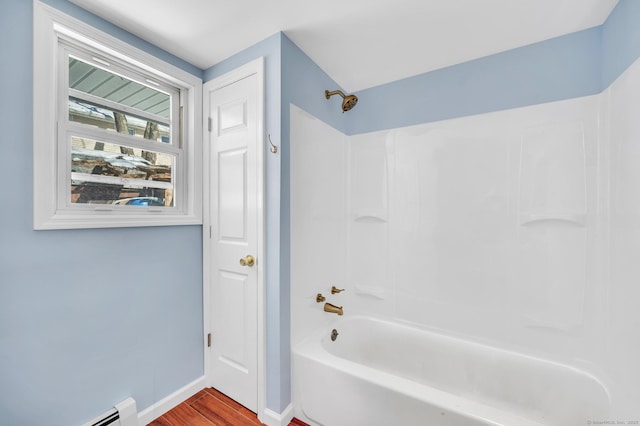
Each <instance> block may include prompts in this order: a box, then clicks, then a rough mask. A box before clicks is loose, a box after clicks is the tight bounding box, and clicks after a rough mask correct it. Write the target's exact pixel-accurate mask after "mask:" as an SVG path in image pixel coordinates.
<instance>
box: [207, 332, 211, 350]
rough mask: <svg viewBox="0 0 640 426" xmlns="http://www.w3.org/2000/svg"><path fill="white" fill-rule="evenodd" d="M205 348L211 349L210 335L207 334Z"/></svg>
mask: <svg viewBox="0 0 640 426" xmlns="http://www.w3.org/2000/svg"><path fill="white" fill-rule="evenodd" d="M207 347H208V348H210V347H211V333H209V334H207Z"/></svg>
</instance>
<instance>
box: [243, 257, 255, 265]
mask: <svg viewBox="0 0 640 426" xmlns="http://www.w3.org/2000/svg"><path fill="white" fill-rule="evenodd" d="M255 263H256V259H254V257H253V256H251V255H250V254H248V255H246V256H245V257H243V258H242V259H240V266H253V265H254V264H255Z"/></svg>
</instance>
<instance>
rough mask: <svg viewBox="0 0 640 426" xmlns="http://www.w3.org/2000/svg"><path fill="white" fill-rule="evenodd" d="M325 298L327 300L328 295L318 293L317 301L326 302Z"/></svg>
mask: <svg viewBox="0 0 640 426" xmlns="http://www.w3.org/2000/svg"><path fill="white" fill-rule="evenodd" d="M325 300H327V298H326V297H324V296H323V295H322V293H318V294H317V295H316V302H318V303H322V302H324V301H325Z"/></svg>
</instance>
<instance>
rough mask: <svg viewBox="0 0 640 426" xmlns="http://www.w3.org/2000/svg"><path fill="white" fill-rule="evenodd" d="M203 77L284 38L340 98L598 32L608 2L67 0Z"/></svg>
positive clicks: (611, 5) (610, 4)
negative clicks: (326, 76) (587, 31)
mask: <svg viewBox="0 0 640 426" xmlns="http://www.w3.org/2000/svg"><path fill="white" fill-rule="evenodd" d="M70 1H71V2H73V3H75V4H77V5H79V6H81V7H83V8H85V9H87V10H89V11H91V12H93V13H94V14H96V15H98V16H101V17H103V18H104V19H106V20H107V21H110V22H112V23H114V24H116V25H118V26H120V27H122V28H124V29H126V30H127V31H129V32H131V33H133V34H136V35H138V36H139V37H141V38H143V39H145V40H147V41H149V42H151V43H153V44H154V45H156V46H158V47H161V48H163V49H165V50H167V51H169V52H171V53H173V54H174V55H176V56H178V57H180V58H182V59H184V60H185V61H187V62H190V63H191V64H193V65H195V66H197V67H199V68H202V69H206V68H209V67H210V66H212V65H214V64H216V63H218V62H220V61H222V60H223V59H226V58H228V57H229V56H231V55H233V54H234V53H237V52H239V51H241V50H242V49H245V48H247V47H249V46H251V45H253V44H255V43H257V42H259V41H261V40H264V39H265V38H267V37H268V36H270V35H272V34H274V33H276V32H278V31H284V33H285V34H286V35H287V36H288V37H289V38H290V39H291V40H292V41H293V42H294V43H295V44H296V45H298V46H299V47H300V48H301V49H302V50H303V51H304V52H305V53H306V54H307V55H308V56H309V57H311V59H313V61H315V62H316V63H317V64H318V65H319V66H320V67H321V68H322V69H323V70H324V71H325V72H327V73H328V74H329V75H330V76H331V77H332V78H333V79H334V80H335V81H336V82H337V83H338V84H339V85H340V86H342V88H344V89H345V90H347V91H349V92H353V91H358V90H362V89H365V88H368V87H372V86H377V85H380V84H383V83H388V82H390V81H394V80H399V79H401V78H405V77H409V76H412V75H417V74H421V73H423V72H426V71H431V70H434V69H438V68H442V67H445V66H449V65H453V64H456V63H461V62H465V61H468V60H471V59H475V58H479V57H482V56H486V55H490V54H493V53H497V52H501V51H504V50H508V49H512V48H515V47H519V46H524V45H527V44H531V43H535V42H537V41H542V40H546V39H549V38H553V37H557V36H560V35H563V34H568V33H571V32H574V31H579V30H582V29H585V28H589V27H593V26H597V25H600V24H602V23H603V22H604V20H605V19H606V17H607V16H608V15H609V13H610V12H611V10H612V9H613V8H614V6H615V5H616V3H617V2H618V0H315V1H310V0H153V1H149V0H70Z"/></svg>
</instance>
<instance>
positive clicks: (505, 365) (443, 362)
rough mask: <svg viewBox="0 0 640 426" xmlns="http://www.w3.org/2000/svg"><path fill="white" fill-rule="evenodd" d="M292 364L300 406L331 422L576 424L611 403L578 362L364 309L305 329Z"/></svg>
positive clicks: (329, 425) (300, 411)
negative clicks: (381, 317)
mask: <svg viewBox="0 0 640 426" xmlns="http://www.w3.org/2000/svg"><path fill="white" fill-rule="evenodd" d="M333 327H335V328H336V329H337V330H338V332H339V336H338V338H337V340H336V341H335V342H332V341H331V339H330V334H331V329H332V328H333ZM293 367H294V370H293V379H294V406H295V410H296V415H298V416H302V417H303V418H305V419H306V420H307V421H311V422H312V423H315V424H320V425H325V426H359V425H362V426H365V425H366V426H377V425H379V426H393V425H402V426H408V425H420V426H472V425H473V426H476V425H505V426H534V425H536V426H540V425H557V426H573V425H585V424H587V421H588V420H594V419H595V420H597V419H603V418H607V414H608V411H609V405H610V402H609V394H608V392H607V390H606V388H605V387H604V386H603V384H602V383H601V382H600V381H598V380H597V379H596V378H595V377H594V376H592V375H591V374H589V373H587V372H584V371H581V370H579V369H576V368H573V367H570V366H567V365H562V364H558V363H555V362H550V361H546V360H543V359H539V358H534V357H530V356H525V355H522V354H519V353H516V352H509V351H505V350H501V349H498V348H495V347H491V346H486V345H482V344H478V343H475V342H470V341H466V340H463V339H459V338H453V337H450V336H447V335H443V334H438V333H435V332H431V331H426V330H421V329H417V328H413V327H411V326H407V325H404V324H398V323H393V322H387V321H383V320H379V319H374V318H368V317H347V318H344V319H339V320H338V321H336V322H335V324H332V326H331V327H328V328H327V329H325V330H319V331H318V333H317V334H315V335H313V336H310V337H309V338H307V339H305V340H304V341H303V342H301V343H300V344H298V345H296V346H295V347H294V349H293Z"/></svg>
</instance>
